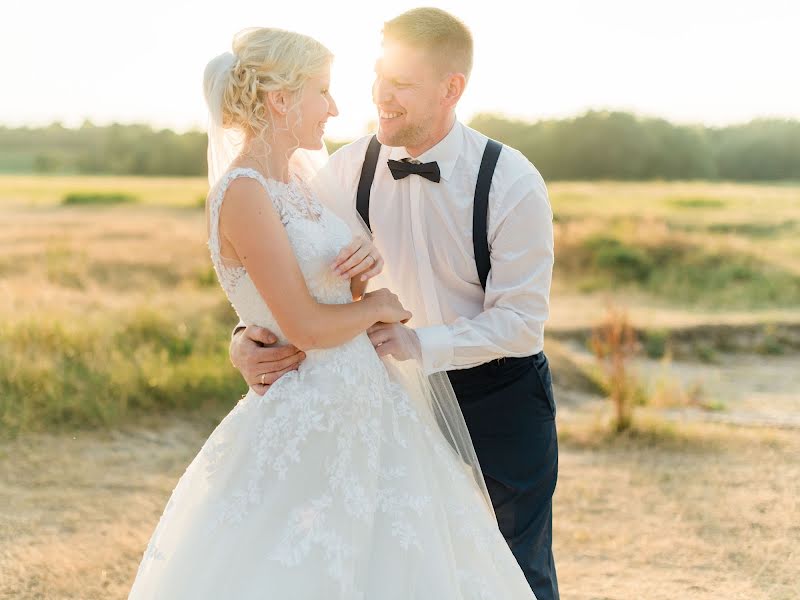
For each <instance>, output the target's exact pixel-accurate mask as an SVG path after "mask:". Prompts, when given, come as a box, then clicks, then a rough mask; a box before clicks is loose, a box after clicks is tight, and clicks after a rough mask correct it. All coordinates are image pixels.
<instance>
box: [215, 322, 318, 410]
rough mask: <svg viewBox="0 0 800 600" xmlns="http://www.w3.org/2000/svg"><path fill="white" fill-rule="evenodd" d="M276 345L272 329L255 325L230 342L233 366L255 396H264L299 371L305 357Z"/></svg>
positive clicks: (300, 352) (292, 349)
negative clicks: (270, 387) (277, 382)
mask: <svg viewBox="0 0 800 600" xmlns="http://www.w3.org/2000/svg"><path fill="white" fill-rule="evenodd" d="M277 341H278V340H277V338H276V337H275V335H274V334H273V333H272V332H271V331H270V330H269V329H264V328H263V327H258V326H256V325H248V326H247V327H245V328H244V329H240V330H238V331H237V332H236V333H234V334H233V337H232V338H231V346H230V357H231V363H233V366H234V367H236V368H237V369H238V370H239V372H240V373H241V374H242V377H244V380H245V381H246V382H247V385H249V386H250V388H251V389H252V390H253V391H254V392H255V393H256V394H259V395H263V394H265V393H266V391H267V390H268V389H269V386H271V385H272V384H273V383H275V382H276V381H277V380H278V379H279V378H280V377H281V376H283V375H285V374H286V373H288V372H289V371H294V370H296V369H297V367H299V366H300V363H301V362H303V360H304V359H305V357H306V355H305V353H304V352H303V351H301V350H298V349H297V348H295V347H294V346H291V345H287V346H275V345H273V344H275V343H276V342H277Z"/></svg>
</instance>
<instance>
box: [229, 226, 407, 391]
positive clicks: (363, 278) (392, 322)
mask: <svg viewBox="0 0 800 600" xmlns="http://www.w3.org/2000/svg"><path fill="white" fill-rule="evenodd" d="M383 264H384V263H383V258H382V257H381V255H380V253H379V252H378V249H377V248H376V247H375V244H373V243H372V241H371V240H370V239H369V238H367V237H366V236H356V237H355V238H353V240H352V241H351V242H350V243H349V244H348V245H347V246H345V247H344V248H342V250H341V251H340V252H339V254H338V255H337V257H336V259H335V260H334V261H333V264H332V265H331V270H332V271H333V273H334V274H335V275H336V276H338V277H341V278H342V279H348V280H350V281H351V289H352V290H353V292H354V296H355V297H358V296H361V301H362V302H364V301H366V302H371V303H373V304H375V307H376V309H377V311H376V312H377V314H378V315H380V321H378V322H377V323H375V324H374V325H373V326H372V327H370V328H369V329H368V330H367V335H368V336H369V338H370V341H371V342H372V345H373V346H374V347H375V350H376V352H377V353H378V355H379V356H388V355H391V356H393V357H394V358H395V359H397V360H409V359H416V360H420V359H421V351H420V345H419V339H418V338H417V334H416V333H415V332H414V330H413V329H411V328H410V327H406V326H405V323H406V322H407V321H408V320H409V319H410V318H411V313H410V312H408V311H407V310H406V309H405V308H403V305H402V304H401V303H400V300H399V299H398V298H397V296H396V295H395V294H393V293H392V292H391V291H389V290H387V289H379V290H375V291H373V292H366V293H361V292H360V291H359V290H361V291H363V289H364V286H365V285H366V282H367V281H368V280H369V279H371V278H373V277H375V276H376V275H378V274H380V273H381V271H382V270H383ZM277 342H278V338H277V337H276V336H275V335H274V334H273V333H272V332H271V331H269V330H268V329H264V328H263V327H258V326H257V325H248V326H247V327H245V329H243V330H240V331H239V332H237V333H236V334H235V335H234V336H233V338H232V340H231V345H230V357H231V362H232V363H233V366H234V367H236V368H237V369H238V370H239V371H240V372H241V373H242V376H243V377H244V379H245V381H246V382H247V385H249V386H250V387H251V388H252V389H253V391H254V392H256V393H257V394H262V395H263V394H264V393H265V392H266V391H267V389H268V388H269V386H270V385H272V384H273V383H275V382H276V381H277V380H278V379H279V378H280V377H282V376H283V375H285V374H286V373H289V372H290V371H294V370H296V369H297V368H298V367H299V366H300V363H302V362H303V360H304V359H305V358H306V355H305V353H304V352H303V351H301V350H299V349H297V348H296V347H294V346H292V345H290V344H289V345H280V346H273V345H272V344H275V343H277Z"/></svg>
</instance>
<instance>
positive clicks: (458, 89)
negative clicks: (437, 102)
mask: <svg viewBox="0 0 800 600" xmlns="http://www.w3.org/2000/svg"><path fill="white" fill-rule="evenodd" d="M443 83H444V96H443V97H442V104H443V105H444V106H448V107H453V106H455V105H456V104H457V103H458V101H459V100H460V99H461V96H462V95H463V94H464V88H466V87H467V78H466V77H465V76H464V74H463V73H448V75H447V77H446V78H445V79H444V82H443Z"/></svg>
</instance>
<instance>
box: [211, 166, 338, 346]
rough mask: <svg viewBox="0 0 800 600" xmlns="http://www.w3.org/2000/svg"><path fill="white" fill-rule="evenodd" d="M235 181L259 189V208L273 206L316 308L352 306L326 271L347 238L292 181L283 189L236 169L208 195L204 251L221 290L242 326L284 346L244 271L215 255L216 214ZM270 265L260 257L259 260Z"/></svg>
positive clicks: (250, 171)
mask: <svg viewBox="0 0 800 600" xmlns="http://www.w3.org/2000/svg"><path fill="white" fill-rule="evenodd" d="M238 177H250V178H252V179H255V180H256V181H258V182H259V183H261V185H262V186H263V187H264V190H265V192H266V194H265V195H264V202H268V201H270V200H271V201H272V204H273V206H274V207H275V210H276V211H277V212H278V215H279V216H280V219H281V222H282V223H283V226H284V227H285V228H286V233H287V234H288V237H289V241H290V243H291V245H292V248H293V250H294V254H295V257H296V258H297V263H298V265H299V266H300V270H301V271H302V273H303V276H304V278H305V280H306V285H307V286H308V290H309V292H310V293H311V294H312V295H313V296H314V297H315V298H316V299H317V301H319V302H321V303H325V304H346V303H348V302H352V295H351V292H350V283H349V282H348V281H345V280H342V279H340V278H339V277H337V276H336V274H335V273H334V272H333V270H332V269H331V268H330V266H331V263H332V262H333V260H334V259H335V258H336V255H337V254H338V253H339V251H340V250H341V249H342V247H343V246H345V245H346V244H348V243H349V242H350V240H351V238H352V234H351V232H350V229H349V228H348V227H347V225H346V224H345V223H344V221H342V220H341V219H339V217H337V216H336V215H335V214H334V213H333V212H331V211H330V210H328V209H327V208H326V207H324V206H323V205H322V204H320V202H319V201H318V200H317V198H316V197H314V195H313V194H312V193H311V191H310V189H309V188H308V186H307V185H306V184H305V183H304V182H303V181H301V180H300V179H297V178H293V179H292V180H291V181H290V182H289V183H284V182H281V181H276V180H274V179H267V178H265V177H264V176H262V175H261V173H259V172H258V171H256V170H254V169H247V168H236V169H231V170H230V171H228V172H227V173H226V174H225V175H224V176H223V177H222V178H221V179H220V180H219V182H217V184H216V185H215V186H214V188H213V189H212V190H211V192H210V193H209V224H210V232H209V240H208V248H209V251H210V253H211V262H212V264H213V265H214V270H215V271H216V273H217V277H218V278H219V281H220V283H221V284H222V288H223V289H224V290H225V293H226V294H227V296H228V299H229V300H230V302H231V305H232V306H233V308H234V310H235V311H236V313H237V314H238V315H239V318H240V319H241V320H242V321H243V322H244V323H247V324H254V325H260V326H261V327H266V328H268V329H270V330H271V331H272V332H273V333H274V334H275V335H277V336H278V338H279V339H281V340H282V341H286V338H285V336H284V335H283V332H282V331H281V330H280V327H279V326H278V323H277V322H276V321H275V319H274V317H273V316H272V313H271V312H270V310H269V308H268V306H267V304H266V302H264V299H263V298H262V297H261V295H260V294H259V293H258V290H257V289H256V286H255V285H254V284H253V281H252V280H251V279H250V277H249V276H248V274H247V270H246V269H245V268H244V267H242V266H241V265H234V264H231V261H230V259H226V258H225V257H222V256H221V255H220V239H219V216H220V210H221V207H222V202H223V199H224V197H225V192H226V190H227V189H228V186H229V185H230V183H231V182H232V181H233V180H234V179H236V178H238ZM269 259H270V258H269V257H268V256H265V257H263V260H269Z"/></svg>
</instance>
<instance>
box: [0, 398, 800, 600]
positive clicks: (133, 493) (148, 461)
mask: <svg viewBox="0 0 800 600" xmlns="http://www.w3.org/2000/svg"><path fill="white" fill-rule="evenodd" d="M603 413H604V408H603V406H602V403H591V402H589V403H586V404H584V405H583V406H582V407H580V408H575V407H571V406H569V405H565V406H564V409H563V410H561V412H560V414H559V427H560V429H561V431H562V443H561V458H560V479H559V484H558V489H557V492H556V498H555V527H554V537H555V546H554V549H555V554H556V560H557V565H558V571H559V578H560V586H561V590H562V598H564V600H590V599H591V600H600V599H615V600H617V599H620V600H621V599H630V600H634V599H635V600H642V599H662V598H663V599H667V598H669V599H674V598H691V599H697V600H706V599H708V600H711V599H715V600H716V599H722V598H724V599H729V600H733V599H739V598H741V599H748V600H759V599H771V600H789V599H795V598H800V499H799V498H800V494H798V492H800V483H799V482H800V434H798V432H797V431H793V430H781V429H770V428H744V427H731V426H724V425H714V424H702V425H700V424H687V425H685V426H683V427H681V428H680V430H679V433H678V434H673V435H667V436H664V435H661V434H658V433H655V434H652V435H646V434H640V435H639V436H626V437H623V438H617V439H614V440H611V441H608V440H606V439H604V438H603V436H602V435H598V434H597V433H596V432H595V431H594V429H593V428H594V427H596V426H597V422H598V419H600V418H602V417H601V416H598V415H602V414H603ZM212 427H213V423H212V422H211V421H210V420H208V419H206V420H201V419H179V418H176V417H172V418H170V419H169V420H168V421H166V422H163V423H160V424H158V425H154V424H144V425H137V426H131V427H129V428H125V429H123V430H120V431H115V432H105V433H101V432H91V433H77V434H74V435H53V434H48V435H30V436H25V437H22V438H19V439H17V440H14V441H6V442H3V443H2V444H0V481H1V482H2V486H1V487H0V598H3V599H6V598H8V599H11V598H15V599H20V600H23V599H24V600H28V599H47V600H51V599H53V600H56V599H62V598H81V599H87V600H88V599H93V600H94V599H101V598H102V599H113V598H124V597H126V595H127V591H128V589H129V587H130V584H131V582H132V579H133V577H134V575H135V572H136V568H137V565H138V562H139V559H140V557H141V554H142V552H143V550H144V547H145V545H146V543H147V540H148V538H149V536H150V534H151V532H152V530H153V528H154V526H155V524H156V522H157V520H158V517H159V516H160V514H161V510H162V509H163V506H164V504H165V503H166V500H167V498H168V496H169V494H170V492H171V490H172V489H173V487H174V485H175V483H176V481H177V479H178V477H179V476H180V474H181V473H182V472H183V470H184V468H185V467H186V465H187V464H188V462H189V461H190V460H191V458H192V457H193V456H194V454H195V453H196V452H197V450H198V449H199V447H200V445H201V444H202V442H203V440H204V439H205V437H206V436H207V435H208V433H209V432H210V430H211V428H212Z"/></svg>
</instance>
